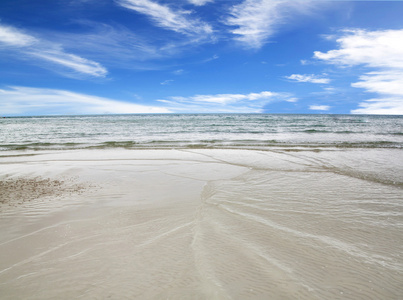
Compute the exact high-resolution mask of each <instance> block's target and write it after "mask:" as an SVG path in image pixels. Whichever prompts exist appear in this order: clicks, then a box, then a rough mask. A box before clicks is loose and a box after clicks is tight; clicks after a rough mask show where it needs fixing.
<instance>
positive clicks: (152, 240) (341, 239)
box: [0, 149, 403, 299]
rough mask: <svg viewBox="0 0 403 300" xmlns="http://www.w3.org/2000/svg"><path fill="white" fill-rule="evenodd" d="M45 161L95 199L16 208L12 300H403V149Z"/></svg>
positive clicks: (6, 214) (0, 228)
mask: <svg viewBox="0 0 403 300" xmlns="http://www.w3.org/2000/svg"><path fill="white" fill-rule="evenodd" d="M295 150H296V149H295ZM34 154H35V155H32V156H23V155H22V156H21V155H20V156H8V157H3V158H2V160H1V164H0V167H1V173H0V176H2V177H3V178H19V177H24V178H26V177H36V176H40V177H43V178H55V179H60V180H65V181H68V180H67V179H70V181H68V182H72V184H73V185H74V184H78V185H79V186H80V187H82V186H85V185H87V187H88V188H87V190H86V191H85V192H84V193H82V194H74V193H72V194H71V193H70V194H68V193H67V194H64V195H58V196H57V197H56V196H55V197H53V198H52V197H50V198H49V197H48V198H40V199H37V200H36V201H35V200H32V201H30V202H25V203H23V204H21V205H18V206H17V207H13V206H7V205H3V206H2V212H1V214H2V218H1V219H0V232H1V234H0V257H1V259H0V294H1V295H2V296H1V297H2V299H55V298H58V299H60V298H62V299H71V298H75V299H108V298H110V299H401V298H402V297H403V286H402V284H401V283H402V282H403V257H402V255H401V253H403V231H402V230H403V198H402V182H401V178H403V176H402V175H403V162H402V160H401V159H400V157H401V156H400V154H401V150H400V149H371V150H362V149H361V150H360V149H342V150H341V149H327V150H321V151H308V150H298V151H285V150H278V149H277V150H272V151H256V150H200V149H199V150H189V149H187V150H186V149H182V150H169V151H168V150H147V151H145V150H136V151H134V150H116V149H115V150H113V151H112V150H86V151H77V150H75V151H60V152H48V153H46V152H35V153H34Z"/></svg>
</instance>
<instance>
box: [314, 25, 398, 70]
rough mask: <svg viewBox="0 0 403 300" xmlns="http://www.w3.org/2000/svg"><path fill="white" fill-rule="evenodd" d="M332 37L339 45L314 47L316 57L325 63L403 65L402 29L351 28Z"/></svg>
mask: <svg viewBox="0 0 403 300" xmlns="http://www.w3.org/2000/svg"><path fill="white" fill-rule="evenodd" d="M341 34H342V35H341V36H338V37H337V36H330V37H329V38H335V39H336V42H337V43H338V44H339V46H340V49H337V50H330V51H328V52H326V53H323V52H320V51H315V52H314V56H315V57H316V58H319V59H322V60H325V61H326V62H328V63H332V64H337V65H343V66H356V65H365V66H367V67H373V68H392V69H403V56H402V51H403V29H401V30H380V31H365V30H360V29H350V30H344V31H342V32H341Z"/></svg>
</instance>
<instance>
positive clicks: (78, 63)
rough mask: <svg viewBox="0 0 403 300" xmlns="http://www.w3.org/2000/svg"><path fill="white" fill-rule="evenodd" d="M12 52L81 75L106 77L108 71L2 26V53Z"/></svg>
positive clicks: (14, 29)
mask: <svg viewBox="0 0 403 300" xmlns="http://www.w3.org/2000/svg"><path fill="white" fill-rule="evenodd" d="M1 49H5V50H7V51H10V50H12V51H13V53H17V54H19V55H18V57H21V56H22V57H24V58H25V57H29V59H30V60H31V61H34V60H35V61H36V60H39V61H42V62H48V63H51V64H52V65H53V66H59V67H64V68H66V69H68V70H70V72H71V71H73V72H75V73H78V74H81V75H89V76H93V77H105V76H106V74H107V73H108V71H107V70H106V68H104V67H103V66H102V65H101V64H99V63H97V62H95V61H92V60H89V59H86V58H83V57H80V56H78V55H75V54H71V53H68V52H66V51H64V49H63V48H62V47H61V46H60V45H59V44H55V43H52V42H50V41H47V40H43V39H40V38H37V37H34V36H32V35H30V34H27V33H24V32H22V31H21V30H19V29H17V28H14V27H11V26H6V25H3V24H0V51H1Z"/></svg>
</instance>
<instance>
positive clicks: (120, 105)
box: [0, 87, 170, 115]
mask: <svg viewBox="0 0 403 300" xmlns="http://www.w3.org/2000/svg"><path fill="white" fill-rule="evenodd" d="M0 95H1V99H2V101H1V102H0V111H1V112H2V114H3V115H37V114H54V115H62V114H78V115H79V114H105V113H114V114H120V113H169V112H170V110H168V109H166V108H164V107H158V106H145V105H138V104H133V103H129V102H123V101H117V100H114V99H108V98H103V97H96V96H91V95H86V94H80V93H74V92H70V91H65V90H56V89H42V88H29V87H10V88H8V89H0Z"/></svg>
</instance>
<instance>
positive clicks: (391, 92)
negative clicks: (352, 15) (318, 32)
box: [314, 29, 403, 114]
mask: <svg viewBox="0 0 403 300" xmlns="http://www.w3.org/2000/svg"><path fill="white" fill-rule="evenodd" d="M328 38H330V39H332V38H333V39H335V40H336V42H337V43H338V44H339V49H335V50H330V51H328V52H320V51H316V52H314V57H315V58H317V59H320V60H323V61H325V62H326V63H329V64H334V65H338V66H343V67H354V66H364V67H366V68H368V69H372V70H371V71H369V72H366V73H364V74H363V75H361V76H359V81H358V82H355V83H352V84H351V86H352V87H356V88H362V89H365V90H366V91H367V92H371V93H375V94H378V95H379V97H375V98H371V99H368V100H366V101H364V102H362V103H360V104H359V107H360V108H358V109H355V110H352V111H351V112H352V113H356V114H403V29H402V30H379V31H366V30H360V29H349V30H344V31H342V32H341V33H340V34H339V35H337V36H331V37H328Z"/></svg>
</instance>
